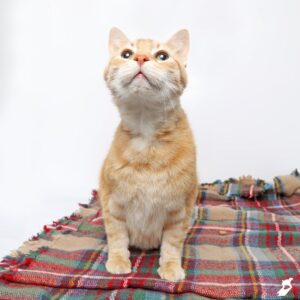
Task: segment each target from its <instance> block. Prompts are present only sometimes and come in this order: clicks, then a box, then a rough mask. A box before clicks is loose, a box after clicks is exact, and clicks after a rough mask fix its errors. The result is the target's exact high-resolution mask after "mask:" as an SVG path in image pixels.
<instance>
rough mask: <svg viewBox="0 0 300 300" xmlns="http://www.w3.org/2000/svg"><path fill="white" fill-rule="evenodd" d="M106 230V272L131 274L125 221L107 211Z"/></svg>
mask: <svg viewBox="0 0 300 300" xmlns="http://www.w3.org/2000/svg"><path fill="white" fill-rule="evenodd" d="M105 230H106V235H107V244H108V260H107V262H106V264H105V267H106V270H107V271H108V272H110V273H113V274H126V273H130V272H131V262H130V259H129V256H130V252H129V250H128V246H129V237H128V231H127V228H126V223H125V221H123V220H121V219H119V218H118V217H115V216H113V215H112V214H111V213H110V212H109V211H108V210H106V213H105Z"/></svg>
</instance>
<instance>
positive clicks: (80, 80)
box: [0, 0, 300, 256]
mask: <svg viewBox="0 0 300 300" xmlns="http://www.w3.org/2000/svg"><path fill="white" fill-rule="evenodd" d="M299 16H300V2H299V1H297V0H295V1H291V0H290V1H283V0H282V1H275V0H270V1H261V0H259V1H254V0H251V1H212V0H207V1H199V0H194V1H187V0H185V1H179V0H177V1H175V0H169V1H166V0H165V1H161V0H152V1H141V0H131V1H113V0H109V1H100V0H99V1H91V0H85V1H84V0H82V1H79V0H51V1H42V0H36V1H26V0H23V1H14V0H7V1H1V0H0V201H1V202H0V204H1V206H0V256H3V255H5V254H7V253H8V251H9V250H11V249H14V248H16V247H17V246H19V245H20V243H21V242H22V241H24V240H26V239H28V238H29V237H30V236H31V235H32V234H34V233H36V232H38V231H39V230H40V229H41V228H42V226H43V225H44V224H49V223H51V221H52V220H55V219H57V218H59V217H61V216H64V215H69V214H70V213H71V212H72V211H74V210H75V209H76V207H77V203H78V202H85V201H86V200H87V199H88V198H89V194H90V191H91V189H92V188H95V187H97V180H98V173H99V169H100V166H101V164H102V161H103V159H104V157H105V154H106V152H107V150H108V147H109V145H110V142H111V140H112V135H113V132H114V130H115V128H116V126H117V124H118V122H119V115H118V113H117V110H116V108H115V107H114V105H113V104H112V101H111V100H110V95H109V92H108V91H107V89H106V87H105V84H104V81H103V75H102V73H103V69H104V67H105V64H106V62H107V59H108V51H107V39H108V32H109V29H110V28H111V27H112V26H118V27H119V28H121V29H122V30H123V31H124V32H126V33H127V34H128V36H129V37H131V38H137V37H150V38H155V39H157V40H162V41H163V40H166V39H168V38H169V37H170V36H171V35H172V34H173V33H174V32H176V31H177V30H179V29H181V28H187V29H189V31H190V34H191V51H190V58H189V63H188V73H189V86H188V88H187V90H186V92H185V94H184V96H183V97H182V105H183V107H184V108H185V110H186V111H187V114H188V116H189V118H190V122H191V125H192V127H193V130H194V134H195V138H196V142H197V147H198V170H199V176H200V179H201V181H202V182H205V181H212V180H215V179H217V178H220V179H226V178H228V177H237V176H240V175H242V174H252V175H253V176H255V177H260V178H263V179H267V180H271V179H272V178H273V176H275V175H279V174H287V173H289V172H290V171H292V169H294V168H295V167H300V142H299V138H300V134H299V129H300V124H299V109H300V104H299V96H300V84H299V79H300V17H299Z"/></svg>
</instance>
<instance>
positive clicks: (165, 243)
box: [157, 221, 186, 281]
mask: <svg viewBox="0 0 300 300" xmlns="http://www.w3.org/2000/svg"><path fill="white" fill-rule="evenodd" d="M184 227H185V226H184V224H183V221H180V222H177V223H174V224H170V225H169V226H168V227H167V228H165V229H164V232H163V237H162V244H161V249H160V259H159V265H160V267H159V269H158V270H157V272H158V274H159V276H160V277H161V278H163V279H166V280H169V281H178V280H182V279H184V278H185V273H184V270H183V268H182V267H181V255H182V248H183V243H184V239H185V236H186V230H185V229H184Z"/></svg>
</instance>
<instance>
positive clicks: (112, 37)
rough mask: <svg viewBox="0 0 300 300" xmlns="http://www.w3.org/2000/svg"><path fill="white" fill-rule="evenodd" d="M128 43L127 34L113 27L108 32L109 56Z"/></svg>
mask: <svg viewBox="0 0 300 300" xmlns="http://www.w3.org/2000/svg"><path fill="white" fill-rule="evenodd" d="M128 43H130V42H129V39H128V38H127V36H126V35H125V34H124V33H123V32H122V31H121V30H120V29H118V28H116V27H113V28H112V29H111V30H110V33H109V44H108V46H109V53H110V55H111V56H114V55H117V54H118V53H119V52H120V50H121V48H122V47H124V46H125V45H126V44H128Z"/></svg>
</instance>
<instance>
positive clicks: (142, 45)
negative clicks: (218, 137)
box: [104, 28, 189, 104]
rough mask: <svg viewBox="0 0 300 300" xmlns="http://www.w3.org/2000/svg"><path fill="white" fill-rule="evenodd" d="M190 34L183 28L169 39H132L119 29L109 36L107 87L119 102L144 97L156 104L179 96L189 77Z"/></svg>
mask: <svg viewBox="0 0 300 300" xmlns="http://www.w3.org/2000/svg"><path fill="white" fill-rule="evenodd" d="M188 50H189V34H188V31H187V30H180V31H178V32H177V33H176V34H174V35H173V36H172V37H171V38H170V39H169V40H168V41H166V42H164V43H160V42H157V41H154V40H151V39H137V40H133V41H130V40H129V39H128V38H127V37H126V35H125V34H124V33H123V32H122V31H120V30H119V29H117V28H112V29H111V31H110V35H109V52H110V60H109V63H108V65H107V67H106V69H105V72H104V78H105V81H106V83H107V86H108V87H109V89H110V90H111V92H112V94H113V96H114V100H115V101H116V102H117V104H118V102H119V103H122V102H127V101H131V100H132V99H140V100H139V101H143V100H144V101H147V102H148V103H149V102H150V103H153V104H155V102H157V101H161V99H163V100H170V99H172V98H178V97H179V96H180V95H181V93H182V92H183V90H184V88H185V86H186V83H187V76H186V71H185V66H186V63H187V55H188Z"/></svg>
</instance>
